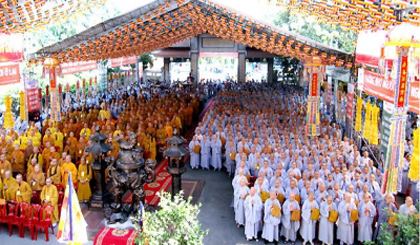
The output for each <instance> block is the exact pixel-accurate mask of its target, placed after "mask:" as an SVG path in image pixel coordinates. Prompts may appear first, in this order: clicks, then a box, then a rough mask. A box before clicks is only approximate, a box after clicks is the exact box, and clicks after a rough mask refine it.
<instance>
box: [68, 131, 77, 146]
mask: <svg viewBox="0 0 420 245" xmlns="http://www.w3.org/2000/svg"><path fill="white" fill-rule="evenodd" d="M67 140H69V141H70V144H72V145H77V139H76V137H75V136H74V132H70V135H69V137H68V138H67Z"/></svg>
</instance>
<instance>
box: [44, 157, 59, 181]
mask: <svg viewBox="0 0 420 245" xmlns="http://www.w3.org/2000/svg"><path fill="white" fill-rule="evenodd" d="M47 178H50V179H51V180H52V181H53V184H54V185H59V184H61V169H60V166H58V163H57V159H53V160H52V161H51V165H50V168H49V169H48V170H47Z"/></svg>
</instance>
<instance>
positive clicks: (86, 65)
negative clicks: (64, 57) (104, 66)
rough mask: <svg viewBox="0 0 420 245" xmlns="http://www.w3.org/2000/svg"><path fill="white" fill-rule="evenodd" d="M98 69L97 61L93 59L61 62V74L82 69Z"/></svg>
mask: <svg viewBox="0 0 420 245" xmlns="http://www.w3.org/2000/svg"><path fill="white" fill-rule="evenodd" d="M95 69H98V63H97V62H96V61H95V60H91V61H79V62H67V63H63V64H61V70H62V72H63V75H68V74H74V73H78V72H83V71H91V70H95Z"/></svg>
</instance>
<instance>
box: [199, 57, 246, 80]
mask: <svg viewBox="0 0 420 245" xmlns="http://www.w3.org/2000/svg"><path fill="white" fill-rule="evenodd" d="M198 75H199V81H200V82H206V81H210V80H212V81H222V82H223V81H227V80H233V81H236V80H237V79H238V53H200V55H199V61H198Z"/></svg>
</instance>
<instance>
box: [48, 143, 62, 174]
mask: <svg viewBox="0 0 420 245" xmlns="http://www.w3.org/2000/svg"><path fill="white" fill-rule="evenodd" d="M52 159H57V160H58V159H60V153H58V152H56V151H55V147H54V146H51V147H50V157H49V158H48V159H47V161H46V162H45V169H49V168H50V164H51V161H52Z"/></svg>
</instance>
